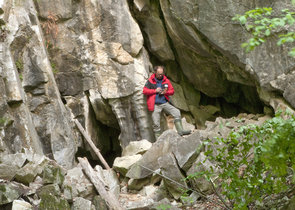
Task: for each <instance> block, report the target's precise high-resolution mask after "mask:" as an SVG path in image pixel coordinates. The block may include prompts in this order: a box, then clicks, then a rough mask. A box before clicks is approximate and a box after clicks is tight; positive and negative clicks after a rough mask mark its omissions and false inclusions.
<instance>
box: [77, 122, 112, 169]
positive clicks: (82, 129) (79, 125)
mask: <svg viewBox="0 0 295 210" xmlns="http://www.w3.org/2000/svg"><path fill="white" fill-rule="evenodd" d="M74 122H75V124H76V125H77V127H78V129H79V130H80V132H81V133H82V135H83V136H84V138H85V139H86V141H87V142H88V144H89V145H90V147H91V148H92V149H93V151H94V152H95V154H96V155H97V157H98V158H99V160H100V161H101V163H102V164H103V165H104V167H105V169H107V170H109V169H111V168H110V166H109V164H108V163H107V162H106V161H105V159H104V158H103V156H102V154H101V153H100V151H99V149H98V148H97V147H96V146H95V145H94V143H93V141H92V140H91V138H90V137H89V136H88V134H87V133H86V131H85V130H84V128H83V126H82V125H81V124H80V122H79V121H78V120H77V119H74Z"/></svg>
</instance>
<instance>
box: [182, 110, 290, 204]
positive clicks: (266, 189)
mask: <svg viewBox="0 0 295 210" xmlns="http://www.w3.org/2000/svg"><path fill="white" fill-rule="evenodd" d="M284 114H285V113H284ZM281 115H282V112H278V113H277V114H276V116H275V117H274V118H272V119H270V120H268V121H266V122H264V123H263V124H262V125H261V126H258V125H247V126H243V127H240V128H239V129H238V130H236V131H232V132H230V134H229V135H228V137H227V138H226V139H224V138H219V139H217V140H216V139H215V140H208V141H207V142H206V144H207V147H208V148H207V151H206V152H205V155H207V157H208V159H209V160H211V161H212V162H214V163H215V164H216V165H217V167H218V168H219V169H220V171H221V173H220V174H219V179H220V180H221V184H220V188H221V191H222V194H223V196H224V197H225V198H226V199H225V201H226V202H228V203H230V205H231V206H232V207H233V208H234V209H248V207H249V206H255V205H258V204H259V205H261V204H263V202H264V198H265V197H266V196H268V195H272V194H277V193H282V192H285V191H286V190H287V189H288V186H289V185H288V181H290V180H289V179H287V177H288V176H291V177H293V181H295V176H294V170H295V129H294V127H295V117H294V115H292V116H291V115H288V117H282V116H281ZM285 118H286V119H285ZM220 143H222V144H221V145H223V146H220ZM216 148H217V151H215V152H214V150H216ZM213 175H214V172H213V169H211V170H208V171H205V172H202V173H199V174H193V175H190V176H189V177H187V179H193V178H197V177H200V176H205V177H206V178H207V179H208V180H209V179H210V177H212V176H213Z"/></svg>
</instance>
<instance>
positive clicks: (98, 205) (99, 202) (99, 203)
mask: <svg viewBox="0 0 295 210" xmlns="http://www.w3.org/2000/svg"><path fill="white" fill-rule="evenodd" d="M92 203H93V204H94V206H95V210H101V209H107V208H108V206H107V204H106V202H105V200H103V199H102V198H101V197H100V196H99V195H96V196H94V198H93V200H92Z"/></svg>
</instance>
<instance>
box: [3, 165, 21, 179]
mask: <svg viewBox="0 0 295 210" xmlns="http://www.w3.org/2000/svg"><path fill="white" fill-rule="evenodd" d="M18 169H19V167H17V166H15V165H7V164H3V163H1V164H0V179H5V180H9V181H10V180H12V179H13V178H14V176H15V174H16V173H17V171H18Z"/></svg>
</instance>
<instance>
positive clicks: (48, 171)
mask: <svg viewBox="0 0 295 210" xmlns="http://www.w3.org/2000/svg"><path fill="white" fill-rule="evenodd" d="M63 181H64V175H63V173H62V171H61V169H60V168H59V167H58V166H52V165H47V166H45V168H44V170H43V182H44V183H46V184H51V183H56V184H58V185H62V183H63Z"/></svg>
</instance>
